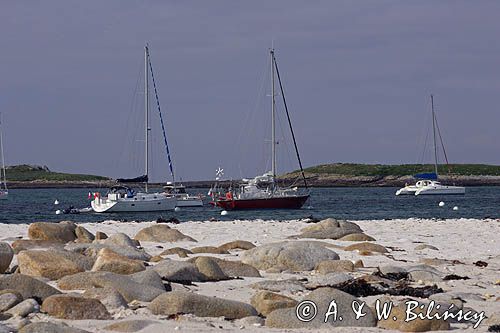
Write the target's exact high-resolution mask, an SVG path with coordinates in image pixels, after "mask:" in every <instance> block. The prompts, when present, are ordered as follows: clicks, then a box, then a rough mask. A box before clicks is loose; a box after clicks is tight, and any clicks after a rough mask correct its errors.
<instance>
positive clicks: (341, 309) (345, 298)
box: [266, 288, 377, 329]
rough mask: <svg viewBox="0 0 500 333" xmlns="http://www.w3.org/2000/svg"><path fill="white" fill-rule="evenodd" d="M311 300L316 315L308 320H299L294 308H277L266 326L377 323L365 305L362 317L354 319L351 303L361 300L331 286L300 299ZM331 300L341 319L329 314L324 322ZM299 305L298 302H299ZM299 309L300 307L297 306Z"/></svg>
mask: <svg viewBox="0 0 500 333" xmlns="http://www.w3.org/2000/svg"><path fill="white" fill-rule="evenodd" d="M302 300H303V301H304V300H308V301H312V302H314V303H315V304H316V307H317V316H316V317H315V318H314V319H313V320H311V321H308V322H304V321H300V320H299V319H298V318H297V316H296V309H295V308H286V309H278V310H275V311H273V312H271V313H270V314H269V315H268V316H267V319H266V326H268V327H274V328H281V329H283V328H304V329H318V328H325V329H327V328H330V329H331V328H332V327H374V326H376V324H377V319H376V317H375V313H374V312H373V310H371V309H370V308H369V307H368V306H367V305H365V306H364V307H363V312H365V313H366V315H365V316H364V317H361V318H359V319H356V316H355V314H354V311H353V310H352V304H353V302H354V301H356V302H358V303H359V304H361V303H362V302H361V301H360V300H358V299H356V298H355V297H353V296H351V295H349V294H347V293H345V292H343V291H340V290H337V289H333V288H319V289H316V290H314V291H313V292H311V293H310V294H309V295H307V296H305V297H303V299H302ZM332 300H335V303H336V305H337V311H338V315H339V316H342V320H339V318H337V320H336V321H334V320H333V318H334V317H333V316H329V317H328V320H327V322H326V323H325V322H324V320H325V314H326V313H327V311H328V309H329V307H330V304H331V302H332ZM299 306H300V302H299ZM299 309H300V308H299Z"/></svg>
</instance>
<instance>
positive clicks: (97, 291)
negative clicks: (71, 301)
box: [83, 287, 127, 311]
mask: <svg viewBox="0 0 500 333" xmlns="http://www.w3.org/2000/svg"><path fill="white" fill-rule="evenodd" d="M83 297H87V298H95V299H98V300H99V301H101V303H102V304H103V305H104V306H105V307H106V309H107V310H108V311H112V310H115V309H118V308H126V307H127V301H126V300H125V298H123V296H122V294H120V293H119V292H118V291H117V290H115V289H114V288H110V287H104V288H90V289H87V290H85V292H84V293H83Z"/></svg>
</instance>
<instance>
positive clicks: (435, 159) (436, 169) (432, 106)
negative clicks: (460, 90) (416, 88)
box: [431, 94, 438, 177]
mask: <svg viewBox="0 0 500 333" xmlns="http://www.w3.org/2000/svg"><path fill="white" fill-rule="evenodd" d="M431 109H432V134H433V137H434V172H435V173H436V177H437V175H438V156H437V143H436V115H435V113H434V96H433V95H432V94H431Z"/></svg>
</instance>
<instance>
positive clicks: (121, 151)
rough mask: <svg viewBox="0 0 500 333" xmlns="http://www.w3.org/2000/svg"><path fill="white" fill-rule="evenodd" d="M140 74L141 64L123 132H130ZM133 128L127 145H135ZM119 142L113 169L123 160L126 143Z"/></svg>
mask: <svg viewBox="0 0 500 333" xmlns="http://www.w3.org/2000/svg"><path fill="white" fill-rule="evenodd" d="M142 74H143V71H142V66H141V70H140V71H139V74H138V76H137V79H136V81H135V88H134V93H133V94H132V98H131V100H130V108H129V112H128V114H127V121H126V124H125V133H130V131H129V127H130V118H131V117H132V115H133V114H134V109H135V107H136V104H137V95H138V90H139V85H140V82H141V78H142ZM134 123H135V122H134ZM134 128H135V132H134V136H133V141H132V142H131V144H127V147H134V146H135V142H136V138H137V127H136V126H135V127H134ZM120 142H121V145H120V151H119V154H118V160H115V162H114V166H115V170H117V169H118V166H119V164H120V163H121V162H123V160H124V153H125V144H126V143H128V142H126V141H120ZM129 154H130V152H129ZM134 172H135V171H134Z"/></svg>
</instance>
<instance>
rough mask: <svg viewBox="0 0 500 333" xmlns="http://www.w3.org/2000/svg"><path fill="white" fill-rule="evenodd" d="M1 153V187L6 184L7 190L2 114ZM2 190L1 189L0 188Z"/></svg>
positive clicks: (0, 118)
mask: <svg viewBox="0 0 500 333" xmlns="http://www.w3.org/2000/svg"><path fill="white" fill-rule="evenodd" d="M0 153H1V155H2V156H1V157H2V170H0V185H2V183H3V184H4V187H5V189H7V177H6V175H5V156H4V154H3V132H2V114H1V113H0ZM0 189H1V187H0Z"/></svg>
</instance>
